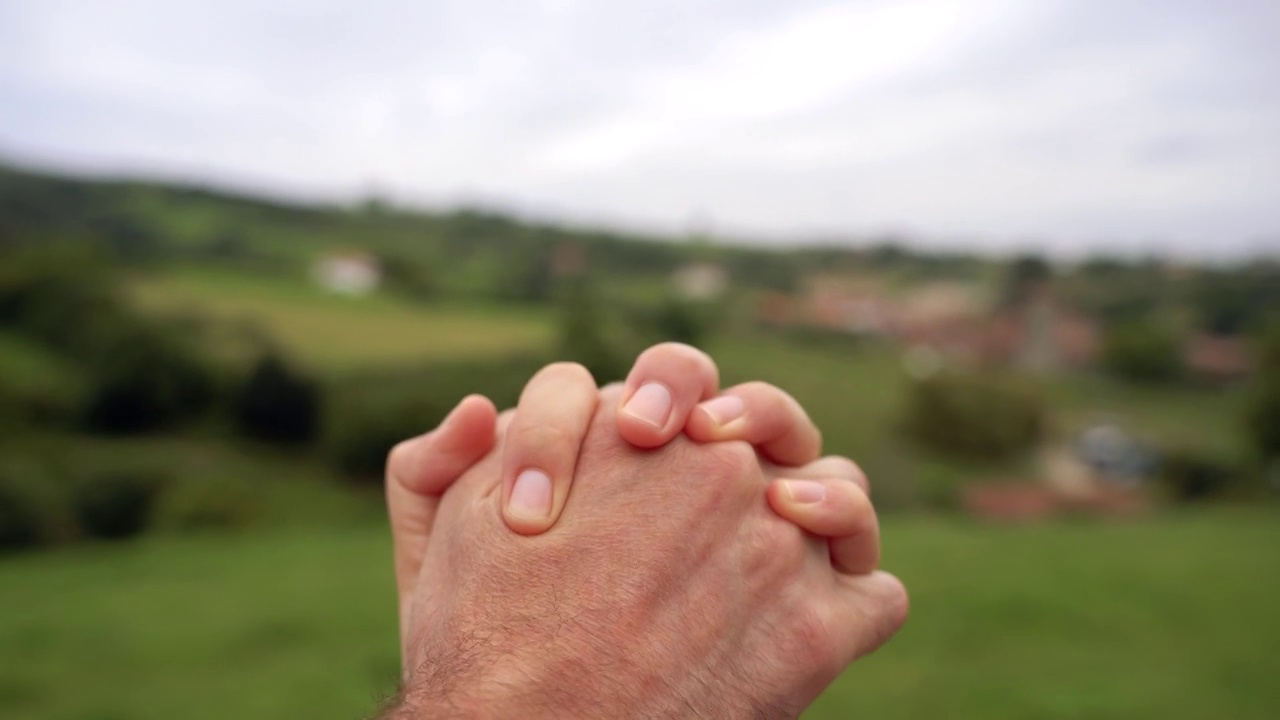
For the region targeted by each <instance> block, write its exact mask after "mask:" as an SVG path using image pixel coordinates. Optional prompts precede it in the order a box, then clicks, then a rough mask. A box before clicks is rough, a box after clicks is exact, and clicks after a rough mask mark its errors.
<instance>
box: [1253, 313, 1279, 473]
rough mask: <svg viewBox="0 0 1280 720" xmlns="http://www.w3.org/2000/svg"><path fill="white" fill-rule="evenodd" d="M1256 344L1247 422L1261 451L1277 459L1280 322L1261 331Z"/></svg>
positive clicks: (1269, 457)
mask: <svg viewBox="0 0 1280 720" xmlns="http://www.w3.org/2000/svg"><path fill="white" fill-rule="evenodd" d="M1257 348H1258V352H1257V360H1256V362H1257V365H1256V368H1257V374H1256V377H1255V379H1254V387H1253V389H1252V392H1250V393H1249V398H1250V400H1249V405H1248V408H1247V410H1246V414H1245V426H1246V430H1247V432H1248V435H1249V437H1250V439H1251V441H1252V443H1253V446H1254V448H1255V449H1256V451H1257V452H1258V454H1259V455H1260V456H1261V457H1262V458H1263V459H1264V460H1265V461H1268V462H1275V461H1277V460H1280V322H1276V323H1272V324H1271V325H1270V326H1269V327H1268V328H1267V329H1266V330H1265V331H1264V332H1263V333H1262V334H1261V336H1260V337H1259V340H1258V344H1257Z"/></svg>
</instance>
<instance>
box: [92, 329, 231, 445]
mask: <svg viewBox="0 0 1280 720" xmlns="http://www.w3.org/2000/svg"><path fill="white" fill-rule="evenodd" d="M89 385H90V390H89V399H88V404H87V407H86V409H85V423H86V425H87V426H88V427H89V428H90V429H92V430H97V431H99V432H104V433H136V432H145V431H149V430H155V429H157V428H159V427H161V426H164V425H168V424H171V423H174V422H177V421H181V420H184V419H186V418H189V417H192V416H194V415H197V414H199V413H201V412H203V411H204V410H205V409H206V408H207V407H208V406H209V404H210V403H211V401H212V400H213V397H214V395H215V390H216V385H217V381H216V378H215V377H214V374H213V373H212V372H211V371H210V369H209V368H208V367H206V366H205V365H204V364H203V363H202V362H201V361H200V359H199V358H198V356H197V355H196V354H195V353H194V352H193V351H192V350H191V349H189V348H187V347H186V346H185V344H184V343H183V342H181V341H180V340H179V338H178V337H176V336H175V335H170V334H166V333H164V332H161V331H160V329H158V328H150V327H142V326H135V327H132V328H130V329H127V330H123V331H121V332H120V333H118V334H116V335H114V336H113V337H112V338H111V339H110V340H109V341H107V343H106V344H105V347H104V348H103V351H102V352H101V354H100V356H99V357H98V358H96V359H95V360H94V362H93V365H92V367H91V380H90V383H89Z"/></svg>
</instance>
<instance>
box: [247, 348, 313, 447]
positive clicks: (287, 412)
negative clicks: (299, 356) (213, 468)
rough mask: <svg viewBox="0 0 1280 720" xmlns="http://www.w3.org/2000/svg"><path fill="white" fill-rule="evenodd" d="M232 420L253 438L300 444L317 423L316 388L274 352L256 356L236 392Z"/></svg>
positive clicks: (306, 439) (309, 439) (311, 434)
mask: <svg viewBox="0 0 1280 720" xmlns="http://www.w3.org/2000/svg"><path fill="white" fill-rule="evenodd" d="M235 422H236V427H237V429H238V430H239V432H240V434H242V435H244V436H245V437H248V438H252V439H255V440H264V441H267V442H274V443H281V444H290V445H301V444H305V443H308V442H311V440H313V439H314V438H315V435H316V432H317V431H318V429H319V426H320V391H319V388H318V387H317V386H316V384H315V382H313V381H312V380H311V379H310V378H307V377H305V376H303V375H302V374H301V373H299V372H298V371H296V370H293V369H291V368H289V367H288V366H287V365H285V363H284V361H282V360H281V359H280V358H278V357H276V356H274V355H267V356H265V357H263V358H262V359H260V360H259V361H258V363H257V365H256V366H255V367H254V369H253V372H251V373H250V374H249V377H248V379H247V380H246V381H245V383H244V385H243V386H242V387H241V388H240V391H239V392H238V393H237V394H236V399H235Z"/></svg>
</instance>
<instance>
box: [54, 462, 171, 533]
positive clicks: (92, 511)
mask: <svg viewBox="0 0 1280 720" xmlns="http://www.w3.org/2000/svg"><path fill="white" fill-rule="evenodd" d="M160 485H161V483H160V481H159V480H157V479H156V478H152V477H146V476H142V475H136V474H108V475H101V476H98V477H93V478H89V479H87V480H85V481H84V482H82V483H81V484H80V486H79V487H78V488H77V490H76V494H75V497H74V500H73V504H74V508H75V513H76V519H77V521H78V523H79V525H80V529H81V530H83V531H84V532H85V534H87V535H89V536H90V537H95V538H103V539H108V540H117V539H123V538H128V537H133V536H134V535H137V534H139V533H141V532H142V531H143V530H145V529H146V528H147V523H148V522H149V521H150V519H151V508H152V507H153V506H154V505H155V501H156V498H157V496H158V495H159V490H160Z"/></svg>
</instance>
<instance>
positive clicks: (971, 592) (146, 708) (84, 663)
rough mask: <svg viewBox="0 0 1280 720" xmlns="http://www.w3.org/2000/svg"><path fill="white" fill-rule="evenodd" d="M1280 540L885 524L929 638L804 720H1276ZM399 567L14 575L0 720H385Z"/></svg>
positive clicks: (337, 536)
mask: <svg viewBox="0 0 1280 720" xmlns="http://www.w3.org/2000/svg"><path fill="white" fill-rule="evenodd" d="M1277 519H1278V518H1277V516H1276V514H1275V512H1274V511H1261V510H1255V511H1243V510H1231V509H1219V510H1214V511H1207V512H1204V513H1203V514H1190V513H1187V514H1171V515H1167V516H1162V517H1154V518H1150V519H1146V520H1142V521H1139V522H1134V523H1127V524H1115V523H1082V522H1076V523H1055V524H1049V525H1042V526H1028V527H1013V528H1007V527H989V526H982V525H975V524H972V523H968V522H964V521H959V520H943V519H935V518H888V519H886V522H885V528H884V536H885V545H886V559H885V565H886V567H887V568H888V569H890V570H893V571H894V572H896V573H898V574H899V575H900V576H901V577H902V578H903V580H904V582H905V583H906V585H907V587H908V589H909V590H910V591H911V595H912V615H911V619H910V620H909V621H908V623H907V626H906V628H905V629H904V630H903V632H902V634H901V635H900V636H898V637H897V638H895V639H894V640H892V641H891V642H890V643H889V644H888V645H887V646H886V647H885V648H884V649H882V650H881V651H880V652H878V653H876V654H875V655H873V656H871V657H869V658H866V659H865V660H863V661H860V662H858V663H857V664H855V665H854V666H853V668H852V669H851V670H850V671H849V672H848V673H846V674H845V675H844V676H843V677H842V678H840V679H839V680H838V681H837V682H836V683H835V685H833V686H832V688H831V689H830V690H829V691H828V692H827V693H826V694H825V695H824V696H823V697H822V698H821V699H820V700H819V702H818V703H817V705H815V706H814V708H813V709H812V710H811V711H810V712H809V713H808V714H807V715H806V716H805V717H807V718H810V719H811V720H828V719H830V720H835V719H837V718H841V719H843V718H849V717H876V718H922V717H946V718H975V719H976V718H983V719H984V720H985V719H986V718H992V717H1037V718H1040V717H1043V718H1058V717H1061V718H1068V717H1103V718H1153V719H1154V718H1165V719H1172V720H1177V719H1179V718H1204V717H1230V718H1233V719H1245V720H1247V719H1249V718H1260V719H1261V718H1271V717H1275V715H1276V712H1277V710H1280V685H1277V683H1275V678H1276V677H1277V676H1278V675H1280V655H1278V654H1277V653H1276V652H1275V646H1274V643H1275V639H1276V638H1277V637H1280V616H1277V615H1276V613H1275V612H1274V607H1275V598H1276V597H1277V596H1278V594H1280V559H1277V557H1276V555H1275V553H1274V548H1275V547H1277V546H1278V545H1280V522H1277ZM390 551H391V548H390V542H389V538H388V535H387V533H386V530H385V528H383V527H381V526H376V527H370V528H367V529H360V528H354V529H353V528H348V529H337V530H332V531H325V532H317V531H315V530H308V531H305V532H301V531H293V532H288V533H281V534H268V535H260V534H259V535H244V536H236V537H206V538H194V539H190V538H188V539H174V538H153V539H148V540H144V541H141V542H138V543H136V544H132V545H125V546H94V547H88V548H79V549H75V550H69V551H55V552H49V553H40V554H35V555H27V556H21V557H15V558H10V559H5V560H0V587H3V588H4V592H3V593H0V647H3V648H5V649H6V651H5V652H2V653H0V678H6V682H5V683H4V685H3V686H2V687H0V717H6V718H61V717H97V716H104V713H110V712H114V713H116V714H117V715H119V716H121V717H129V718H134V719H135V720H149V719H150V718H156V719H157V720H160V719H161V718H164V719H168V718H173V717H183V718H189V719H190V720H204V719H206V718H207V719H209V720H213V719H215V718H218V719H221V718H227V717H235V718H243V719H244V720H254V719H255V718H262V719H263V720H266V719H267V718H272V719H274V718H279V717H343V718H355V717H365V716H367V715H368V713H370V712H371V711H372V708H373V706H374V701H375V698H376V697H377V696H379V695H381V694H383V693H386V692H389V691H390V690H391V689H392V688H393V687H394V684H395V675H396V672H397V667H398V661H397V650H396V619H395V611H394V599H393V598H394V588H393V583H392V576H391V565H390ZM72 687H74V688H75V692H67V691H66V690H67V688H72Z"/></svg>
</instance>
